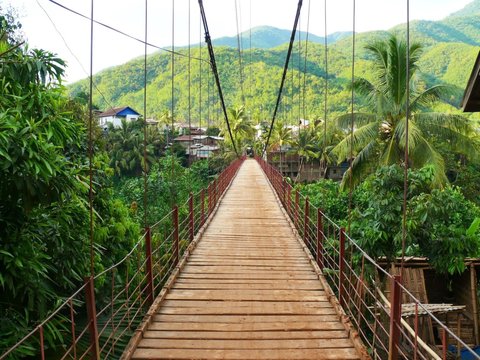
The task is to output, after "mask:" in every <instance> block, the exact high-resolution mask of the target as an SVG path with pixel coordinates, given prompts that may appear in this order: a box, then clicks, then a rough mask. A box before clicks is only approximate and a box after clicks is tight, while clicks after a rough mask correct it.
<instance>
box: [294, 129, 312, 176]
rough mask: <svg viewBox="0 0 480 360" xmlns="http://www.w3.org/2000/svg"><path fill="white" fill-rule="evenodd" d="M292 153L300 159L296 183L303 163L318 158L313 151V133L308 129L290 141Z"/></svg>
mask: <svg viewBox="0 0 480 360" xmlns="http://www.w3.org/2000/svg"><path fill="white" fill-rule="evenodd" d="M292 146H293V151H294V152H295V153H296V154H298V157H299V158H300V165H299V166H298V173H297V177H296V178H295V181H296V182H298V179H299V178H300V173H301V172H302V169H303V166H304V164H305V162H308V161H310V159H314V158H317V157H318V154H317V152H316V151H315V132H314V131H312V130H309V129H306V130H304V131H300V132H299V134H298V136H297V137H296V138H295V139H294V140H293V141H292Z"/></svg>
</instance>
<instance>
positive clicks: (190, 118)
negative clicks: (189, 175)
mask: <svg viewBox="0 0 480 360" xmlns="http://www.w3.org/2000/svg"><path fill="white" fill-rule="evenodd" d="M190 13H191V4H190V0H188V133H189V135H190V139H189V141H188V165H189V166H190V160H191V159H192V154H191V151H192V150H191V144H192V137H191V136H192V89H191V87H192V74H191V70H192V69H191V65H192V62H191V54H192V46H191V44H190V21H191V17H190ZM190 186H191V184H190Z"/></svg>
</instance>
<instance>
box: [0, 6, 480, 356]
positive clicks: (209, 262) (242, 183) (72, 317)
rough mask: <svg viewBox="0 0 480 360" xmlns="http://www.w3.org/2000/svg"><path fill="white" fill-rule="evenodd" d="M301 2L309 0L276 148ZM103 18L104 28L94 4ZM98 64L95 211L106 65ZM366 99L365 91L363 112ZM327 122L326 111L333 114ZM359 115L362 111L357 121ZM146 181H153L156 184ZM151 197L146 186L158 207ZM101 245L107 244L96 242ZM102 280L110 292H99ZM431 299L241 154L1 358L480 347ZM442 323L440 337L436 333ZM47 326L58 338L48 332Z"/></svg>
mask: <svg viewBox="0 0 480 360" xmlns="http://www.w3.org/2000/svg"><path fill="white" fill-rule="evenodd" d="M50 1H51V2H54V1H53V0H50ZM199 4H200V10H201V16H202V23H203V26H204V31H205V38H206V42H207V45H208V50H209V57H210V59H209V61H207V62H208V63H209V65H210V66H211V69H212V72H213V75H214V77H215V81H216V85H217V90H218V93H219V98H220V101H221V105H222V109H223V113H224V115H225V121H226V124H227V128H228V131H229V135H230V137H231V139H232V144H233V146H234V147H235V142H234V141H233V136H232V133H231V130H230V126H229V123H228V115H227V111H226V107H225V103H224V99H223V94H222V90H221V84H220V78H219V75H218V69H217V67H216V63H215V56H214V51H213V47H212V44H211V40H210V34H209V30H208V25H207V21H206V15H205V12H204V9H203V4H202V1H199ZM146 5H147V4H146ZM301 6H302V1H301V0H300V1H299V3H298V8H297V14H296V18H295V22H294V27H293V31H292V36H291V40H290V44H289V49H288V53H287V59H286V61H285V67H284V72H283V76H282V80H281V85H280V90H279V93H278V98H277V102H276V105H275V110H274V114H273V119H272V122H271V124H270V130H269V133H268V138H267V140H266V144H265V146H264V151H263V152H264V153H265V151H266V149H267V147H268V142H269V139H270V135H271V133H272V129H273V125H274V121H275V116H276V113H277V110H278V107H279V104H280V102H281V96H282V89H283V86H284V82H285V78H286V73H287V69H288V64H289V60H290V55H291V52H292V45H293V40H294V39H295V31H296V28H297V24H298V20H299V14H300V10H301ZM63 7H64V6H63ZM354 7H355V2H354ZM145 8H146V19H145V39H144V40H139V39H134V40H138V41H140V42H143V43H144V44H145V64H144V65H145V66H144V71H145V76H144V91H145V99H146V87H147V75H146V74H147V46H152V45H151V44H150V43H148V42H147V24H146V23H147V18H148V16H147V15H148V13H147V6H145ZM353 14H354V23H355V11H354V12H353ZM325 16H326V12H325ZM89 19H90V21H91V23H92V33H93V23H94V18H93V1H92V15H91V17H90V18H89ZM99 24H100V25H102V26H106V25H105V24H101V23H99ZM407 24H408V21H407ZM109 28H110V29H112V30H115V29H113V28H112V27H109ZM353 30H354V31H353V34H355V27H354V28H353ZM172 33H173V32H172ZM124 35H128V34H124ZM130 37H131V36H130ZM407 37H408V32H407ZM92 39H93V36H92ZM92 41H93V40H92ZM353 42H354V44H355V37H353ZM173 43H174V38H173V39H172V50H170V52H171V54H172V101H171V103H172V128H173V126H174V124H173V121H174V91H173V81H174V78H175V70H174V65H173V64H174V61H173V59H174V56H175V55H178V56H186V55H185V54H180V53H177V52H176V51H175V48H174V47H173ZM325 45H327V44H326V43H325ZM91 46H92V48H91V51H92V52H93V43H91ZM325 48H327V46H325ZM162 50H164V49H162ZM188 56H189V60H190V55H188ZM240 56H241V55H240ZM326 59H327V56H325V61H327V60H326ZM354 59H355V53H354V51H353V60H354ZM201 61H205V60H201ZM305 63H306V60H305ZM353 64H354V61H352V81H353V75H354V68H353ZM326 65H327V64H326ZM90 71H91V73H90V109H91V112H90V126H89V130H90V136H89V138H90V139H89V158H90V211H91V218H92V219H93V186H92V178H93V170H92V159H93V141H92V136H93V135H92V129H93V126H92V124H93V121H94V120H93V115H92V91H93V80H92V78H93V74H92V66H91V70H90ZM407 71H408V70H407ZM189 76H190V72H189ZM327 78H328V74H327V75H326V79H327ZM189 81H190V80H189ZM326 84H327V82H326ZM326 86H327V85H326ZM189 91H190V86H189ZM325 96H327V91H326V92H325ZM407 97H408V96H407ZM189 101H190V97H189ZM326 101H327V98H325V103H326ZM353 103H354V101H353V90H352V114H353ZM325 109H326V106H325ZM406 112H407V117H408V109H407V111H406ZM144 118H145V119H147V116H146V100H145V103H144ZM189 118H190V116H189ZM326 119H327V114H326V110H325V124H326ZM353 122H354V116H353V115H352V131H353V128H354V123H353ZM407 124H408V122H407ZM145 128H146V127H145ZM406 138H407V139H408V136H407V137H406ZM146 139H147V136H145V137H144V141H145V144H144V148H145V149H146V145H147V144H146ZM405 148H406V149H408V145H406V146H405ZM234 150H235V152H237V155H241V154H240V153H239V151H238V150H239V149H236V148H235V149H234ZM144 156H145V157H146V150H145V153H144ZM350 159H353V155H352V156H350ZM406 159H407V160H408V152H407V153H406ZM146 163H147V162H146V161H145V164H146ZM406 163H408V161H406ZM351 166H352V164H351V163H350V167H351ZM172 171H173V170H172ZM144 176H145V178H146V177H147V176H148V171H146V169H145V171H144ZM146 184H147V182H146V180H145V194H146V193H147V192H146V186H147V185H146ZM147 201H148V199H147V197H146V195H145V198H144V202H145V209H147ZM92 221H93V220H92ZM92 224H93V223H92ZM91 228H92V230H91V232H93V225H92V226H91ZM91 236H92V239H93V235H91ZM91 248H92V253H93V244H92V246H91ZM92 258H93V256H92ZM99 291H102V293H109V294H110V296H109V297H108V298H107V299H102V301H98V299H96V293H97V292H99ZM431 305H432V304H424V303H422V302H421V301H420V300H419V299H417V298H416V297H415V296H414V295H413V294H412V293H411V292H410V291H409V290H408V289H407V288H406V287H405V286H404V285H402V279H401V277H400V276H397V275H393V274H391V273H389V272H388V271H387V270H386V269H385V268H383V267H382V266H380V265H379V264H377V262H376V260H375V259H372V258H371V257H370V256H369V255H368V254H367V253H366V252H365V251H364V250H363V249H362V248H361V247H360V246H359V245H358V244H357V242H356V241H355V240H354V239H352V238H350V237H349V235H348V233H347V232H346V231H345V229H344V228H342V227H341V226H339V225H338V224H336V223H334V222H333V221H332V220H331V219H329V218H328V216H326V215H325V214H324V213H323V212H322V210H321V209H319V208H316V207H314V206H313V205H312V204H310V202H309V200H308V198H305V197H303V196H302V195H301V194H300V193H299V192H298V191H296V190H294V189H293V188H292V186H291V185H290V183H289V182H288V181H287V180H286V179H285V178H283V176H282V174H281V173H280V172H279V171H278V170H277V169H275V168H274V167H272V166H271V165H270V164H268V163H266V162H265V161H264V160H263V157H258V158H256V160H253V159H249V160H246V159H245V158H244V157H241V156H238V158H237V159H236V160H235V161H233V162H232V163H231V164H230V165H229V166H228V167H227V168H226V169H224V170H223V171H222V172H221V173H220V174H219V175H218V176H217V177H216V178H215V180H213V181H212V182H211V183H210V184H209V186H208V187H207V188H206V189H203V190H201V191H199V192H198V193H195V194H194V193H191V194H190V196H189V198H188V200H187V201H186V202H185V203H183V204H179V205H175V206H174V207H173V209H172V210H171V211H170V213H168V214H167V215H166V216H165V217H164V218H162V219H160V220H159V221H158V222H157V223H155V224H153V225H147V224H145V231H144V233H143V235H142V237H141V238H140V239H139V241H138V242H137V243H136V244H135V246H134V247H133V248H132V249H130V251H129V252H128V254H127V255H126V256H125V257H124V258H123V259H122V260H121V261H120V262H118V263H117V264H115V265H113V266H112V267H110V268H108V269H105V270H104V271H102V272H101V273H98V274H94V273H93V264H92V274H91V276H89V277H86V278H85V281H84V284H83V285H82V286H81V287H80V288H79V289H78V290H77V291H76V292H75V293H74V294H72V295H71V296H70V297H69V298H67V299H65V301H64V302H63V303H62V304H60V306H58V307H57V308H56V309H55V310H54V311H53V312H52V313H51V314H50V315H49V316H48V318H46V319H45V320H44V321H42V322H41V323H40V324H38V325H37V326H36V327H35V328H34V329H32V331H31V332H30V333H28V334H27V335H26V336H25V337H24V338H23V339H21V340H20V341H18V342H17V343H16V344H15V345H14V346H12V347H11V348H9V349H7V350H6V351H5V352H4V353H3V354H1V355H0V360H3V359H9V358H17V357H19V356H20V355H21V354H31V355H36V354H38V355H39V357H40V358H41V359H87V358H90V359H119V358H121V359H399V358H402V359H447V347H448V345H449V344H455V345H456V346H457V349H460V348H464V349H465V351H467V352H468V353H470V354H471V356H473V357H474V358H479V357H478V355H476V354H475V353H474V352H473V350H472V349H471V348H470V347H469V346H468V344H466V343H465V342H463V341H462V340H461V337H460V335H461V334H460V330H459V329H450V328H448V327H447V326H446V324H445V323H444V322H442V321H441V320H440V319H439V318H438V314H444V313H445V312H448V311H449V309H452V308H453V307H451V306H449V305H448V304H447V305H446V306H444V307H440V310H439V308H434V307H432V306H431ZM455 310H458V309H455ZM52 329H56V330H52ZM434 330H435V333H436V335H437V336H436V338H435V340H434V341H433V342H432V341H431V337H428V336H426V334H431V333H433V331H434ZM46 331H49V332H52V331H53V335H54V336H53V337H52V336H50V337H49V339H50V340H49V342H48V343H47V342H46V341H45V332H46ZM51 339H55V340H56V341H57V343H55V341H53V342H52V340H51ZM459 355H460V354H459V352H457V354H456V356H459Z"/></svg>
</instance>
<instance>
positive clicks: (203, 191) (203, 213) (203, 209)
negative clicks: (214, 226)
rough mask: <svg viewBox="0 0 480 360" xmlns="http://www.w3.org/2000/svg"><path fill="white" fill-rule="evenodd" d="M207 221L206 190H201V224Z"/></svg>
mask: <svg viewBox="0 0 480 360" xmlns="http://www.w3.org/2000/svg"><path fill="white" fill-rule="evenodd" d="M204 223H205V190H204V189H202V191H201V192H200V226H202V225H203V224H204Z"/></svg>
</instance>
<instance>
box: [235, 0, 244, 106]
mask: <svg viewBox="0 0 480 360" xmlns="http://www.w3.org/2000/svg"><path fill="white" fill-rule="evenodd" d="M239 6H240V4H238V1H237V0H235V22H236V24H237V49H238V66H239V69H240V94H241V99H242V105H243V106H245V93H244V91H243V64H242V42H241V40H240V24H239V20H238V12H239V10H238V7H239Z"/></svg>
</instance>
